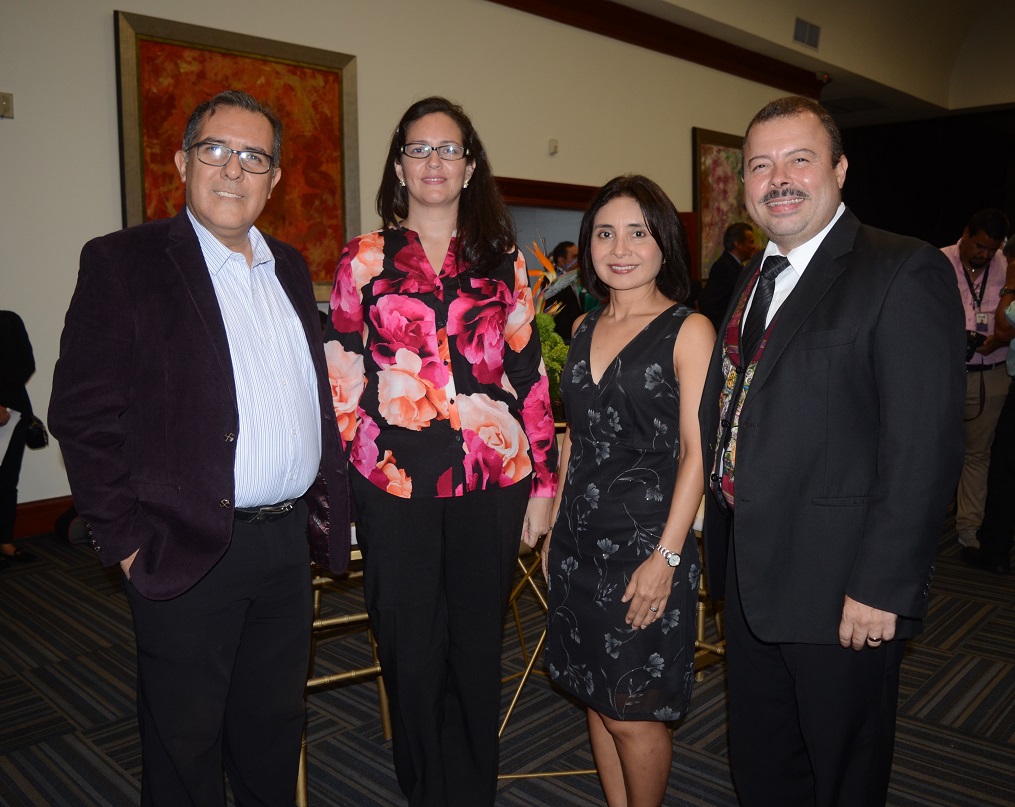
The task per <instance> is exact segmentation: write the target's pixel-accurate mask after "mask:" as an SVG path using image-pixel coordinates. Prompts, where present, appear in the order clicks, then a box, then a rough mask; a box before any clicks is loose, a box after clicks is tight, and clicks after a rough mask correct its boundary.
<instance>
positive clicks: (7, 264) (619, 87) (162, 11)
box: [0, 0, 783, 502]
mask: <svg viewBox="0 0 1015 807" xmlns="http://www.w3.org/2000/svg"><path fill="white" fill-rule="evenodd" d="M118 5H119V8H120V9H121V10H123V11H128V12H134V13H137V14H145V15H149V16H152V17H161V18H165V19H172V20H177V21H182V22H188V23H192V24H196V25H202V26H207V27H210V28H216V29H223V30H228V29H233V28H235V30H237V31H239V32H240V33H245V34H252V35H255V36H261V37H267V38H271V39H277V40H281V41H286V42H293V43H296V44H300V45H308V46H313V47H317V48H324V49H327V50H335V51H340V52H343V53H350V54H354V55H356V57H357V62H358V71H359V121H360V127H359V140H360V177H361V182H362V186H361V206H362V210H363V211H364V212H363V218H362V225H363V227H364V228H365V227H371V226H373V225H374V224H375V217H374V215H373V213H372V210H373V197H374V193H375V191H376V187H377V182H378V180H379V178H380V169H381V166H380V162H381V160H382V159H383V155H384V150H385V146H386V143H387V139H388V137H389V136H390V132H391V129H392V128H393V127H394V125H395V123H396V122H397V119H398V117H399V115H400V114H401V112H402V111H403V110H404V108H405V107H406V106H408V104H409V103H411V102H412V101H413V100H414V99H415V98H417V97H421V96H423V95H427V94H431V93H442V94H445V95H447V96H449V97H451V98H453V99H456V100H458V101H460V102H461V103H462V104H463V105H464V106H465V107H466V109H467V111H468V112H469V113H470V114H471V116H472V117H473V119H474V121H475V122H476V125H477V128H478V129H479V131H480V133H481V134H482V136H483V138H484V141H485V142H486V145H487V148H488V150H489V152H490V154H491V156H492V160H493V165H494V169H495V170H496V172H497V173H499V174H501V175H503V176H513V177H522V178H529V179H542V180H552V181H559V182H574V183H581V184H599V183H602V182H603V181H605V180H607V179H609V178H610V177H611V176H614V175H616V174H618V173H622V172H627V171H637V172H642V173H645V174H648V175H649V176H651V177H652V178H654V179H656V180H657V181H658V182H659V183H660V184H661V185H662V186H663V187H664V188H665V189H666V190H667V192H668V193H669V194H670V195H671V196H672V197H673V200H674V202H675V203H676V204H677V206H678V208H680V209H689V208H690V206H691V196H692V191H691V127H692V126H700V127H704V128H708V129H714V130H718V131H724V132H733V133H737V132H740V131H742V130H743V128H744V127H745V125H746V123H747V121H748V120H749V119H750V116H751V115H752V114H753V113H754V112H755V111H756V110H757V109H758V108H760V107H761V106H762V105H763V104H764V103H765V102H767V101H768V100H770V99H771V98H773V97H777V96H779V95H782V94H783V93H782V92H781V91H779V90H776V89H772V88H770V87H764V86H761V85H758V84H754V83H752V82H748V81H744V80H741V79H737V78H732V77H729V76H725V75H723V74H720V73H717V72H715V71H712V70H708V69H706V68H703V67H699V66H697V65H692V64H688V63H685V62H681V61H679V60H676V59H673V58H670V57H666V56H661V55H659V54H655V53H651V52H648V51H644V50H641V49H639V48H636V47H633V46H629V45H624V44H622V43H619V42H615V41H612V40H609V39H605V38H602V37H598V36H595V35H592V34H588V33H585V32H582V31H578V30H574V29H571V28H568V27H565V26H561V25H557V24H555V23H550V22H547V21H544V20H541V19H539V18H536V17H533V16H530V15H527V14H523V13H521V12H517V11H513V10H511V9H507V8H504V7H501V6H498V5H495V4H491V3H487V2H483V0H428V1H427V2H426V3H423V2H420V0H341V1H340V2H339V1H336V0H289V1H288V2H283V3H279V2H277V0H271V2H269V0H248V1H247V2H245V3H244V4H243V6H242V11H239V10H238V9H239V8H240V7H238V6H236V5H235V4H229V3H225V4H212V3H208V2H206V0H118ZM115 7H116V6H114V5H111V4H109V3H106V2H100V1H99V0H33V2H21V0H0V90H2V91H4V92H13V93H14V95H15V115H16V117H15V119H14V120H4V121H0V170H2V173H0V305H2V306H3V307H4V308H9V309H13V310H15V311H18V312H19V313H20V314H21V315H22V317H23V318H24V320H25V322H26V324H27V327H28V330H29V333H30V335H31V338H32V342H33V344H34V346H35V355H36V362H37V364H38V371H37V372H36V375H35V377H34V378H33V379H32V381H31V383H30V385H29V391H30V393H31V395H32V399H33V402H34V404H35V406H36V408H37V409H38V410H39V411H40V412H41V413H43V414H45V411H46V408H47V406H48V401H49V394H50V387H51V380H52V370H53V364H54V362H55V360H56V356H57V352H58V339H59V334H60V330H61V327H62V322H63V315H64V312H65V311H66V308H67V304H68V302H69V300H70V296H71V293H72V292H73V289H74V281H75V275H76V272H77V258H78V253H79V251H80V248H81V245H82V244H83V243H84V242H85V241H86V240H88V239H89V238H91V237H93V236H96V235H100V234H103V233H106V232H109V231H111V230H115V229H118V228H119V227H120V226H121V219H120V184H119V183H120V178H119V167H118V159H119V158H118V151H117V109H116V74H115V63H114V37H113V9H114V8H115ZM181 134H182V133H181ZM550 138H555V139H557V140H558V141H559V142H560V153H559V154H558V155H557V156H555V157H550V156H548V154H547V141H548V140H549V139H550ZM282 181H283V182H284V181H285V177H284V176H283V179H282ZM336 259H337V256H336ZM100 326H101V323H96V327H100ZM67 492H68V488H67V480H66V476H65V474H64V471H63V467H62V464H61V462H60V457H59V452H58V450H57V449H56V448H55V447H51V448H49V449H47V450H45V451H42V452H29V453H28V455H27V456H26V459H25V464H24V469H23V472H22V483H21V490H20V499H21V501H23V502H24V501H32V500H36V499H43V498H49V497H52V496H60V495H64V494H66V493H67Z"/></svg>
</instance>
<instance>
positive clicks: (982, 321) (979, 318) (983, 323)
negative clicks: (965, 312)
mask: <svg viewBox="0 0 1015 807" xmlns="http://www.w3.org/2000/svg"><path fill="white" fill-rule="evenodd" d="M989 322H990V315H989V314H985V313H983V312H982V311H978V312H977V313H976V332H977V333H986V332H987V324H988V323H989Z"/></svg>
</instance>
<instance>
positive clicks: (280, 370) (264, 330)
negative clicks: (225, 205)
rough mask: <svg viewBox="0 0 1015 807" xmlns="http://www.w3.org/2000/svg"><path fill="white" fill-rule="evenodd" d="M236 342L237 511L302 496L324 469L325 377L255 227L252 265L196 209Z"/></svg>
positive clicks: (214, 279)
mask: <svg viewBox="0 0 1015 807" xmlns="http://www.w3.org/2000/svg"><path fill="white" fill-rule="evenodd" d="M187 215H188V216H189V217H190V221H191V224H193V225H194V230H195V231H196V232H197V237H198V240H199V241H200V243H201V250H202V252H203V253H204V259H205V263H206V264H207V265H208V272H209V273H210V275H211V280H212V284H213V285H214V287H215V296H216V297H217V298H218V304H219V309H220V310H221V312H222V319H223V321H224V322H225V328H226V336H227V337H228V340H229V354H230V357H231V359H232V365H233V381H234V383H235V386H236V404H237V407H238V410H239V416H240V428H239V433H238V434H237V436H236V461H235V466H234V478H235V492H234V497H233V499H234V502H235V506H236V507H258V506H260V505H265V504H275V503H277V502H280V501H284V500H286V499H293V498H296V497H299V496H302V495H303V494H304V493H305V492H306V491H307V489H308V488H309V487H310V485H311V484H312V483H313V481H314V479H315V478H316V477H317V472H318V469H319V468H320V465H321V413H320V409H319V406H318V398H317V376H316V374H315V373H314V365H313V362H312V361H311V358H310V348H309V346H308V345H307V338H306V334H305V332H304V330H303V325H302V323H301V322H300V320H299V317H298V316H297V315H296V311H295V310H294V309H293V306H292V303H291V302H290V301H289V297H288V296H287V295H286V293H285V290H284V289H283V288H282V285H281V284H280V283H279V282H278V278H277V277H276V276H275V257H274V256H273V255H272V254H271V250H270V249H269V248H268V244H267V243H266V242H265V240H264V237H263V236H262V235H261V234H260V233H259V232H258V231H257V228H255V227H251V228H250V232H249V234H248V237H249V239H250V245H251V248H252V250H253V255H254V260H253V265H252V266H249V267H248V266H247V260H246V258H245V257H244V256H243V255H241V254H240V253H238V252H233V251H232V250H230V249H229V248H228V247H226V246H225V245H224V244H222V242H220V241H219V240H218V239H217V238H216V237H215V236H214V235H212V234H211V232H209V231H208V230H207V229H206V228H205V227H204V226H203V225H202V224H201V223H200V222H199V221H197V219H195V218H194V216H193V214H191V212H190V210H188V211H187Z"/></svg>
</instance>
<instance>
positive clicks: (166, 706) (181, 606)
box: [49, 91, 349, 807]
mask: <svg viewBox="0 0 1015 807" xmlns="http://www.w3.org/2000/svg"><path fill="white" fill-rule="evenodd" d="M281 142H282V126H281V123H280V122H279V120H278V119H277V118H276V117H275V115H274V113H272V112H271V110H269V109H268V108H267V107H265V106H263V105H262V104H261V103H260V102H258V101H257V100H255V99H254V98H252V97H250V96H249V95H246V94H245V93H239V92H235V91H228V92H224V93H221V94H219V95H217V96H215V98H213V99H211V100H210V101H208V102H206V103H203V104H201V105H200V106H198V107H197V109H196V110H194V113H193V114H192V115H191V118H190V121H189V123H188V125H187V130H186V133H185V135H184V138H183V148H182V149H181V150H180V151H179V152H177V154H176V166H177V168H178V169H179V172H180V179H181V181H182V182H184V183H185V185H186V198H187V204H186V207H185V208H184V209H183V210H182V211H180V213H179V214H178V215H177V216H175V217H174V218H171V219H164V220H160V221H153V222H149V223H146V224H142V225H140V226H138V227H132V228H130V229H127V230H122V231H120V232H116V233H112V234H111V235H107V236H104V237H102V238H97V239H95V240H93V241H91V242H89V243H88V244H86V245H85V247H84V249H83V250H82V253H81V269H80V273H79V276H78V284H77V289H76V290H75V292H74V297H73V299H72V301H71V305H70V310H69V311H68V313H67V320H66V325H65V328H64V332H63V337H62V339H61V345H60V359H59V361H58V363H57V366H56V373H55V377H54V379H53V395H52V400H51V404H50V410H49V420H50V428H51V430H52V432H53V434H54V436H55V437H57V439H59V441H60V447H61V450H62V451H63V456H64V460H65V462H66V466H67V476H68V478H69V480H70V484H71V489H72V492H73V494H74V503H75V506H76V507H77V509H78V511H79V512H80V513H81V514H82V516H83V517H84V518H85V520H86V521H87V523H88V525H89V534H90V536H91V540H92V545H93V546H94V548H95V551H96V552H97V553H98V554H99V557H100V558H101V559H102V561H103V562H104V563H105V564H106V565H113V564H117V563H118V564H119V565H120V567H121V568H122V570H123V574H124V578H125V579H124V588H125V591H126V593H127V597H128V599H129V601H130V605H131V610H132V613H133V619H134V630H135V635H136V639H137V650H138V682H137V702H138V722H139V725H140V730H141V742H142V768H143V771H142V787H141V791H142V793H141V799H142V804H144V805H162V804H165V805H172V806H173V807H176V805H181V804H200V805H202V807H203V806H204V805H223V804H224V803H225V797H224V786H223V778H222V770H223V766H224V768H225V770H226V772H227V773H228V776H229V780H230V785H231V787H232V790H233V793H234V795H235V798H236V803H237V804H239V805H253V804H257V805H283V804H285V805H291V804H292V803H293V794H294V793H295V787H296V774H297V767H298V758H299V751H300V742H301V740H300V738H301V734H302V730H303V724H304V720H305V706H304V700H303V692H304V686H305V681H306V671H307V664H308V658H309V647H310V626H311V588H310V561H311V557H313V559H314V560H316V561H318V562H322V563H325V564H326V565H328V566H330V568H331V569H332V570H334V571H341V570H343V569H344V568H345V566H346V563H347V561H348V556H349V498H348V491H347V478H346V472H345V458H344V457H343V455H342V450H341V447H340V443H339V438H338V431H337V427H336V423H335V417H334V410H333V404H332V399H331V394H330V386H329V383H328V376H327V369H326V364H325V359H324V351H323V346H322V344H321V338H320V325H319V320H318V313H317V308H316V304H315V302H314V296H313V288H312V285H311V282H310V276H309V272H308V271H307V267H306V264H305V263H304V261H303V259H302V257H301V256H300V254H299V253H298V252H297V251H296V250H295V249H293V248H292V247H291V246H289V245H287V244H284V243H282V242H281V241H277V240H276V239H274V238H271V237H270V236H266V235H262V234H261V233H260V232H259V231H258V230H257V229H256V228H255V227H254V226H253V225H254V221H255V220H256V219H257V217H258V215H260V213H261V211H262V210H263V208H264V205H265V203H266V202H267V200H268V198H269V197H270V196H271V191H272V189H273V188H274V186H275V184H276V183H277V182H278V180H279V177H280V175H281V170H280V168H279V157H280V152H281ZM329 503H330V507H329ZM308 537H309V541H308Z"/></svg>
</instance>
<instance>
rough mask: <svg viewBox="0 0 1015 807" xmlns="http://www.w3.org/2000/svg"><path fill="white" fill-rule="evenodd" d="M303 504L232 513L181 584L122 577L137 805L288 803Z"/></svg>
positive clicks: (305, 630) (304, 608)
mask: <svg viewBox="0 0 1015 807" xmlns="http://www.w3.org/2000/svg"><path fill="white" fill-rule="evenodd" d="M306 515H307V510H306V505H305V504H303V503H302V502H300V503H298V504H297V506H296V507H295V508H294V510H293V512H291V513H290V514H289V515H288V516H286V517H285V518H282V519H279V520H278V521H273V522H266V523H255V524H244V523H241V522H235V523H234V529H233V539H232V543H231V544H230V546H229V549H228V550H227V551H226V554H225V555H224V556H223V557H222V559H221V560H220V561H219V562H218V564H217V565H216V566H215V567H214V568H213V569H212V570H211V571H210V572H209V573H208V574H207V575H206V576H205V577H204V578H203V579H202V580H201V581H200V582H198V583H197V585H195V586H194V587H193V588H191V589H190V590H189V591H187V592H186V593H184V594H181V595H180V596H179V597H176V598H174V599H171V600H165V601H156V600H149V599H146V598H144V597H142V596H141V595H140V594H138V593H137V590H136V589H134V587H133V586H132V585H130V583H129V582H125V584H124V585H125V588H126V591H127V597H128V599H129V601H130V606H131V610H132V612H133V616H134V632H135V635H136V638H137V667H138V680H137V711H138V724H139V726H140V729H141V754H142V759H141V763H142V773H141V804H142V805H144V807H156V806H159V807H162V806H164V807H187V806H188V805H193V806H194V807H221V805H224V804H225V787H224V784H223V781H224V780H223V776H222V771H223V767H224V768H225V771H226V772H227V773H228V775H229V784H230V786H231V787H232V790H233V794H234V796H235V799H236V804H237V805H239V807H250V806H251V805H256V806H257V807H262V806H263V807H269V805H270V807H282V805H285V807H292V804H293V802H294V799H295V793H296V776H297V771H298V767H299V755H300V745H301V742H302V734H303V725H304V722H305V720H306V706H305V702H304V690H305V688H306V681H307V665H308V663H309V656H310V628H311V621H312V619H313V608H312V597H311V589H310V557H309V549H308V546H307V538H306Z"/></svg>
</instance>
